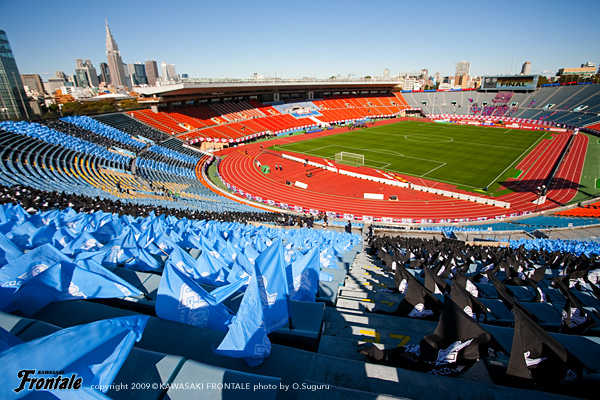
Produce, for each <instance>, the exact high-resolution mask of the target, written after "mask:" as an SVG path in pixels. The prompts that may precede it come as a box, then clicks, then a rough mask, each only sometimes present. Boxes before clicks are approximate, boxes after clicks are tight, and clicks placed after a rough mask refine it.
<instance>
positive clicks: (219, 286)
mask: <svg viewBox="0 0 600 400" xmlns="http://www.w3.org/2000/svg"><path fill="white" fill-rule="evenodd" d="M487 78H489V80H488V79H487ZM487 78H486V79H485V82H494V83H496V84H495V85H492V84H491V83H490V84H489V85H488V84H487V83H486V84H484V85H483V86H482V87H481V88H480V89H478V90H454V89H453V90H447V91H439V90H438V91H436V90H423V91H399V90H397V89H396V88H395V86H396V83H394V82H385V81H371V80H363V81H360V80H358V81H349V82H345V81H337V80H333V81H332V80H326V81H314V82H313V81H310V82H306V81H289V82H286V81H273V82H216V83H194V82H184V83H179V84H174V85H167V86H159V87H146V88H139V93H138V95H139V97H138V103H139V104H140V105H142V106H143V107H144V108H142V109H139V110H135V111H125V112H120V113H110V114H101V115H94V116H68V117H63V118H60V119H58V120H45V121H37V122H34V121H10V120H6V121H2V122H0V130H1V131H0V144H1V146H0V152H1V153H2V160H1V163H0V168H1V169H2V173H1V174H0V183H1V184H2V193H3V196H2V200H3V203H4V204H3V206H2V207H1V208H0V256H1V258H0V260H1V263H2V268H0V279H1V280H2V295H1V296H0V298H1V299H2V313H1V315H0V323H1V325H0V326H1V327H2V328H3V329H4V330H5V331H6V333H7V334H10V337H8V336H7V338H6V339H3V342H2V344H3V346H4V347H3V352H2V353H0V359H2V360H6V362H5V363H3V365H4V367H2V368H4V369H3V376H5V377H7V378H3V380H4V383H5V384H4V385H3V389H2V390H3V393H5V394H6V396H5V395H3V396H2V397H3V398H10V397H9V396H11V395H14V394H13V393H11V392H12V391H13V389H14V388H18V387H19V385H25V384H26V383H27V382H29V381H25V380H24V379H32V378H26V377H25V378H24V377H23V375H22V374H20V375H19V376H17V374H15V373H14V371H12V370H9V369H8V368H9V367H10V366H11V365H14V364H11V362H13V363H15V362H17V361H15V360H29V361H31V362H34V361H35V360H39V358H40V357H41V356H40V354H49V353H43V352H44V351H47V348H46V350H44V345H46V344H47V343H49V344H50V345H52V349H53V350H52V351H55V352H56V354H59V355H60V357H59V359H60V358H64V361H61V362H60V363H58V362H56V361H53V362H45V363H42V364H39V365H43V366H44V367H43V369H44V370H47V371H64V372H63V373H71V372H72V373H74V374H78V375H77V376H80V377H82V379H83V381H84V382H89V381H93V382H94V385H96V387H91V386H90V387H89V388H86V389H85V390H88V389H89V391H90V393H92V392H93V394H94V396H98V397H100V396H104V395H106V396H108V397H110V398H115V399H119V398H144V399H150V398H155V399H166V398H186V399H187V398H223V399H226V398H257V399H267V398H272V399H303V398H307V399H308V398H310V399H315V398H323V399H324V398H327V399H332V398H345V399H375V398H377V399H382V398H415V399H429V398H432V399H433V398H452V399H458V398H462V399H464V398H469V399H480V398H494V399H499V398H504V397H511V398H517V397H525V396H527V397H529V398H532V399H534V398H539V399H542V398H543V399H548V398H557V399H558V398H573V397H575V398H592V397H595V396H594V394H595V390H596V388H597V384H598V382H599V380H598V373H599V372H600V365H599V360H600V357H598V356H599V355H600V339H599V337H598V335H599V334H600V325H598V323H599V322H600V297H599V296H600V289H599V286H598V285H599V283H600V282H599V276H600V274H599V272H598V271H599V270H598V265H599V256H600V247H599V245H598V241H597V237H598V232H599V229H600V228H599V224H600V219H599V218H600V208H598V204H600V201H599V200H598V196H599V193H600V188H598V187H597V180H598V179H599V178H600V173H599V171H598V164H597V160H598V154H599V153H600V90H599V88H598V85H596V84H573V85H559V86H552V85H548V86H542V87H540V88H537V87H536V83H537V80H536V77H534V76H531V77H528V76H525V77H523V76H514V77H506V76H504V77H487ZM457 310H458V311H457ZM463 311H464V312H463ZM107 321H110V322H107ZM115 321H116V322H115ZM57 332H62V336H61V335H56V333H57ZM71 336H73V337H77V336H80V337H89V338H93V340H92V339H90V340H88V342H91V343H86V346H91V347H85V346H84V345H83V344H82V345H75V344H73V343H76V342H73V341H72V342H67V343H68V344H64V343H62V342H60V339H61V337H63V338H64V337H71ZM47 338H50V339H47ZM71 339H72V340H74V339H73V338H72V337H71ZM44 340H46V341H44ZM77 343H78V342H77ZM61 346H62V347H61ZM5 349H8V350H5ZM11 349H12V350H11ZM123 349H126V350H123ZM5 357H6V358H5ZM111 363H114V364H111ZM82 365H85V366H86V367H85V368H84V367H82ZM290 365H293V368H290ZM116 366H118V368H117V367H116ZM24 368H25V367H23V369H24ZM27 368H30V367H27ZM41 368H42V367H38V370H39V369H41ZM105 370H110V371H111V372H110V373H108V372H105ZM33 374H35V371H34V372H33ZM40 374H41V372H39V371H38V375H40ZM42 375H43V374H42ZM39 379H41V380H39V382H46V381H44V380H43V379H42V378H39ZM45 379H50V378H45ZM53 382H54V381H53ZM132 382H135V383H136V384H135V385H132ZM123 385H125V386H123ZM127 385H129V386H127ZM29 388H30V389H31V390H34V389H36V390H41V388H38V387H37V386H35V387H34V383H33V381H31V385H30V386H29ZM95 389H99V391H94V390H95ZM122 389H127V390H122ZM7 393H8V394H7Z"/></svg>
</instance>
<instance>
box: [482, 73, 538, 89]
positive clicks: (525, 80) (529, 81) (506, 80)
mask: <svg viewBox="0 0 600 400" xmlns="http://www.w3.org/2000/svg"><path fill="white" fill-rule="evenodd" d="M538 78H539V75H513V76H506V75H504V76H484V77H483V78H482V80H481V87H480V90H492V91H493V90H505V91H510V92H515V91H533V90H535V89H536V88H537V82H538Z"/></svg>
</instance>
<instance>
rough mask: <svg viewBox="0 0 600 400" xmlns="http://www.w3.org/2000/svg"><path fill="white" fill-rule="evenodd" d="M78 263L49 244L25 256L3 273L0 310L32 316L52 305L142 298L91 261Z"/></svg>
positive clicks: (130, 287)
mask: <svg viewBox="0 0 600 400" xmlns="http://www.w3.org/2000/svg"><path fill="white" fill-rule="evenodd" d="M77 263H78V264H79V265H78V264H75V263H74V262H73V261H72V260H71V259H70V258H68V257H67V256H66V255H64V254H62V253H61V252H60V251H58V250H56V249H55V248H54V247H52V246H51V245H49V244H46V245H43V246H40V247H38V248H36V249H35V250H32V251H30V252H29V253H25V254H24V255H22V256H21V257H19V258H18V259H16V260H15V261H13V262H12V263H9V264H7V265H6V266H4V267H3V268H1V269H0V310H3V311H12V310H15V309H20V310H22V311H23V312H25V313H27V314H32V313H35V312H36V311H38V310H40V309H41V308H43V307H45V306H46V305H47V304H49V303H51V302H53V301H60V300H70V299H78V298H79V299H85V298H114V297H124V296H139V295H141V292H140V291H139V290H137V289H136V288H135V287H133V286H132V285H130V284H129V283H127V282H126V281H124V280H123V279H121V278H120V277H118V276H117V275H115V274H113V273H112V272H110V271H108V270H107V269H106V268H104V267H102V266H100V265H99V264H98V263H96V262H94V261H93V260H92V259H88V260H86V261H77Z"/></svg>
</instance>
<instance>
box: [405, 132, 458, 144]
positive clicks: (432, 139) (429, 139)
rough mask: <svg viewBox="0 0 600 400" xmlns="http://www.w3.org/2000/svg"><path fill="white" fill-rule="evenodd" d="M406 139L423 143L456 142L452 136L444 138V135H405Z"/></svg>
mask: <svg viewBox="0 0 600 400" xmlns="http://www.w3.org/2000/svg"><path fill="white" fill-rule="evenodd" d="M404 139H406V140H410V141H411V142H421V143H450V142H452V141H454V139H452V138H451V137H450V136H442V135H428V134H423V135H404Z"/></svg>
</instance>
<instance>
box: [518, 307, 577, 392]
mask: <svg viewBox="0 0 600 400" xmlns="http://www.w3.org/2000/svg"><path fill="white" fill-rule="evenodd" d="M522 311H523V310H522V309H521V307H520V306H516V307H515V308H514V309H513V312H514V316H515V333H514V337H513V343H512V350H511V352H510V360H509V362H508V369H507V370H506V373H507V374H508V375H512V376H514V377H517V378H521V379H522V381H521V382H520V383H523V384H527V383H528V382H529V385H531V386H535V385H539V386H552V385H556V384H560V383H569V382H571V381H573V380H575V379H576V378H577V377H578V376H581V373H582V370H583V367H582V364H581V362H580V361H579V360H578V359H576V358H575V357H574V356H572V355H571V354H570V353H569V352H568V351H567V350H566V349H565V348H564V347H563V346H562V345H561V344H560V343H558V341H556V339H554V338H553V337H551V336H550V335H549V334H548V333H546V332H545V331H544V330H543V329H542V328H541V327H540V326H539V325H538V324H537V323H535V322H534V321H532V320H531V319H530V318H529V317H527V315H526V314H525V313H524V312H522Z"/></svg>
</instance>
